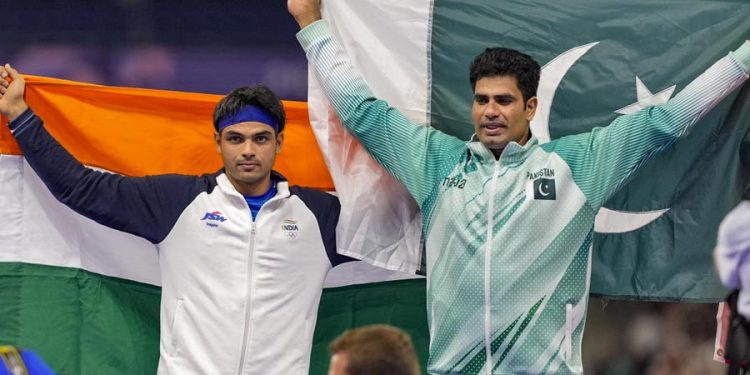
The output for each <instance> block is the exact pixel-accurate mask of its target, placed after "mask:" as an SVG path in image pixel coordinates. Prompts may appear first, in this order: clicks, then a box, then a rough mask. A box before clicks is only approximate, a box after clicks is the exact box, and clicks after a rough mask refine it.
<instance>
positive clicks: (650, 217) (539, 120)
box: [529, 42, 669, 233]
mask: <svg viewBox="0 0 750 375" xmlns="http://www.w3.org/2000/svg"><path fill="white" fill-rule="evenodd" d="M597 44H599V42H593V43H589V44H586V45H582V46H578V47H575V48H572V49H569V50H568V51H566V52H564V53H562V54H561V55H559V56H557V57H555V58H554V59H552V61H550V62H548V63H547V64H545V65H544V67H542V73H541V76H540V80H539V89H537V99H538V104H537V109H536V115H535V116H534V119H533V120H531V123H530V124H529V126H530V127H531V133H532V134H534V136H535V137H536V138H537V139H538V140H539V143H540V144H542V143H547V142H549V141H550V135H549V115H550V111H551V109H552V102H553V101H554V99H555V93H556V92H557V88H558V87H559V86H560V82H561V81H562V79H563V77H565V74H567V73H568V70H570V68H571V67H572V66H573V65H575V63H576V62H577V61H578V59H580V58H581V57H582V56H583V55H585V54H586V52H588V51H589V50H590V49H591V48H592V47H594V46H595V45H597ZM540 187H541V186H540ZM539 193H540V194H541V191H540V192H539ZM667 211H669V208H666V209H663V210H657V211H649V212H627V211H615V210H610V209H607V208H604V207H602V208H601V209H600V210H599V212H598V213H597V215H596V220H595V222H594V230H595V231H596V232H598V233H625V232H630V231H634V230H636V229H639V228H642V227H644V226H646V225H647V224H649V223H651V222H652V221H654V220H656V219H657V218H659V217H660V216H661V215H663V214H664V213H665V212H667Z"/></svg>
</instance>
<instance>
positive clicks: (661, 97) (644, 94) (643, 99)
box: [615, 76, 676, 115]
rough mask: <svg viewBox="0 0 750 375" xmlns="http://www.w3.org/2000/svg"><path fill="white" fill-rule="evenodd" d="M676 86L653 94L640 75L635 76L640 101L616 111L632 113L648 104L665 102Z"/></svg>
mask: <svg viewBox="0 0 750 375" xmlns="http://www.w3.org/2000/svg"><path fill="white" fill-rule="evenodd" d="M675 87H676V85H672V86H671V87H668V88H666V89H664V90H661V91H659V92H657V93H656V94H652V93H651V90H649V89H648V87H646V85H645V84H644V83H643V81H641V79H640V78H638V76H635V90H636V94H637V95H638V101H637V102H635V103H633V104H631V105H629V106H626V107H623V108H620V109H618V110H616V111H615V113H619V114H622V115H629V114H631V113H636V112H638V111H640V110H641V109H642V108H645V107H648V106H652V105H657V104H664V103H666V102H667V101H668V100H669V98H671V97H672V93H673V92H674V89H675Z"/></svg>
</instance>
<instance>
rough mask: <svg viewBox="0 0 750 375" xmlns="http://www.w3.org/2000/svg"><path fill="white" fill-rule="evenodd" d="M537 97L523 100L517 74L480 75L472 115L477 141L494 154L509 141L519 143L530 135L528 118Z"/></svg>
mask: <svg viewBox="0 0 750 375" xmlns="http://www.w3.org/2000/svg"><path fill="white" fill-rule="evenodd" d="M536 104H537V100H536V97H532V98H530V99H528V100H526V102H525V103H524V99H523V95H522V94H521V90H520V89H519V88H518V84H517V82H516V78H515V77H512V76H491V77H484V78H480V79H479V80H478V81H477V83H476V85H475V87H474V101H473V104H472V106H471V119H472V121H473V122H474V131H475V132H476V133H477V137H478V138H479V141H480V142H482V143H483V144H484V145H485V146H487V148H489V149H490V150H492V152H493V153H494V154H495V155H496V156H497V155H500V152H501V151H502V150H503V149H504V148H505V146H507V145H508V143H510V142H511V141H515V142H517V143H519V144H521V145H524V144H526V142H527V141H528V140H529V138H530V137H531V132H530V131H529V121H531V119H532V118H534V113H535V112H536Z"/></svg>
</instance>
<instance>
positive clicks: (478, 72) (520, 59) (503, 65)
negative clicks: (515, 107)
mask: <svg viewBox="0 0 750 375" xmlns="http://www.w3.org/2000/svg"><path fill="white" fill-rule="evenodd" d="M540 74H541V68H540V67H539V63H537V62H536V61H535V60H534V59H533V58H532V57H531V56H529V55H527V54H525V53H521V52H518V51H516V50H514V49H510V48H502V47H494V48H487V49H485V50H484V52H482V53H480V54H479V55H477V57H475V58H474V61H472V62H471V67H469V81H470V82H471V89H472V90H474V89H476V84H477V81H479V80H480V79H482V78H485V77H494V76H510V77H514V78H515V79H516V82H518V88H519V89H520V90H521V94H523V100H524V103H525V102H526V101H528V100H529V99H530V98H532V97H534V96H536V89H537V88H538V87H539V75H540Z"/></svg>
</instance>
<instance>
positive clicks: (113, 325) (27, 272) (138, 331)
mask: <svg viewBox="0 0 750 375" xmlns="http://www.w3.org/2000/svg"><path fill="white" fill-rule="evenodd" d="M0 285H1V287H0V301H2V305H0V343H2V344H13V345H17V346H20V347H23V348H28V349H32V350H34V351H35V352H37V354H39V355H40V356H41V357H42V358H43V359H44V361H45V362H47V363H48V364H49V365H50V367H52V369H53V370H54V371H55V372H56V373H57V374H59V375H84V374H92V375H93V374H153V373H155V372H156V365H157V362H158V358H159V340H158V338H159V298H160V295H161V292H160V289H159V288H158V287H155V286H150V285H145V284H140V283H136V282H132V281H127V280H122V279H117V278H112V277H106V276H101V275H97V274H94V273H91V272H87V271H84V270H79V269H74V268H63V267H52V266H43V265H34V264H25V263H0Z"/></svg>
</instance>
